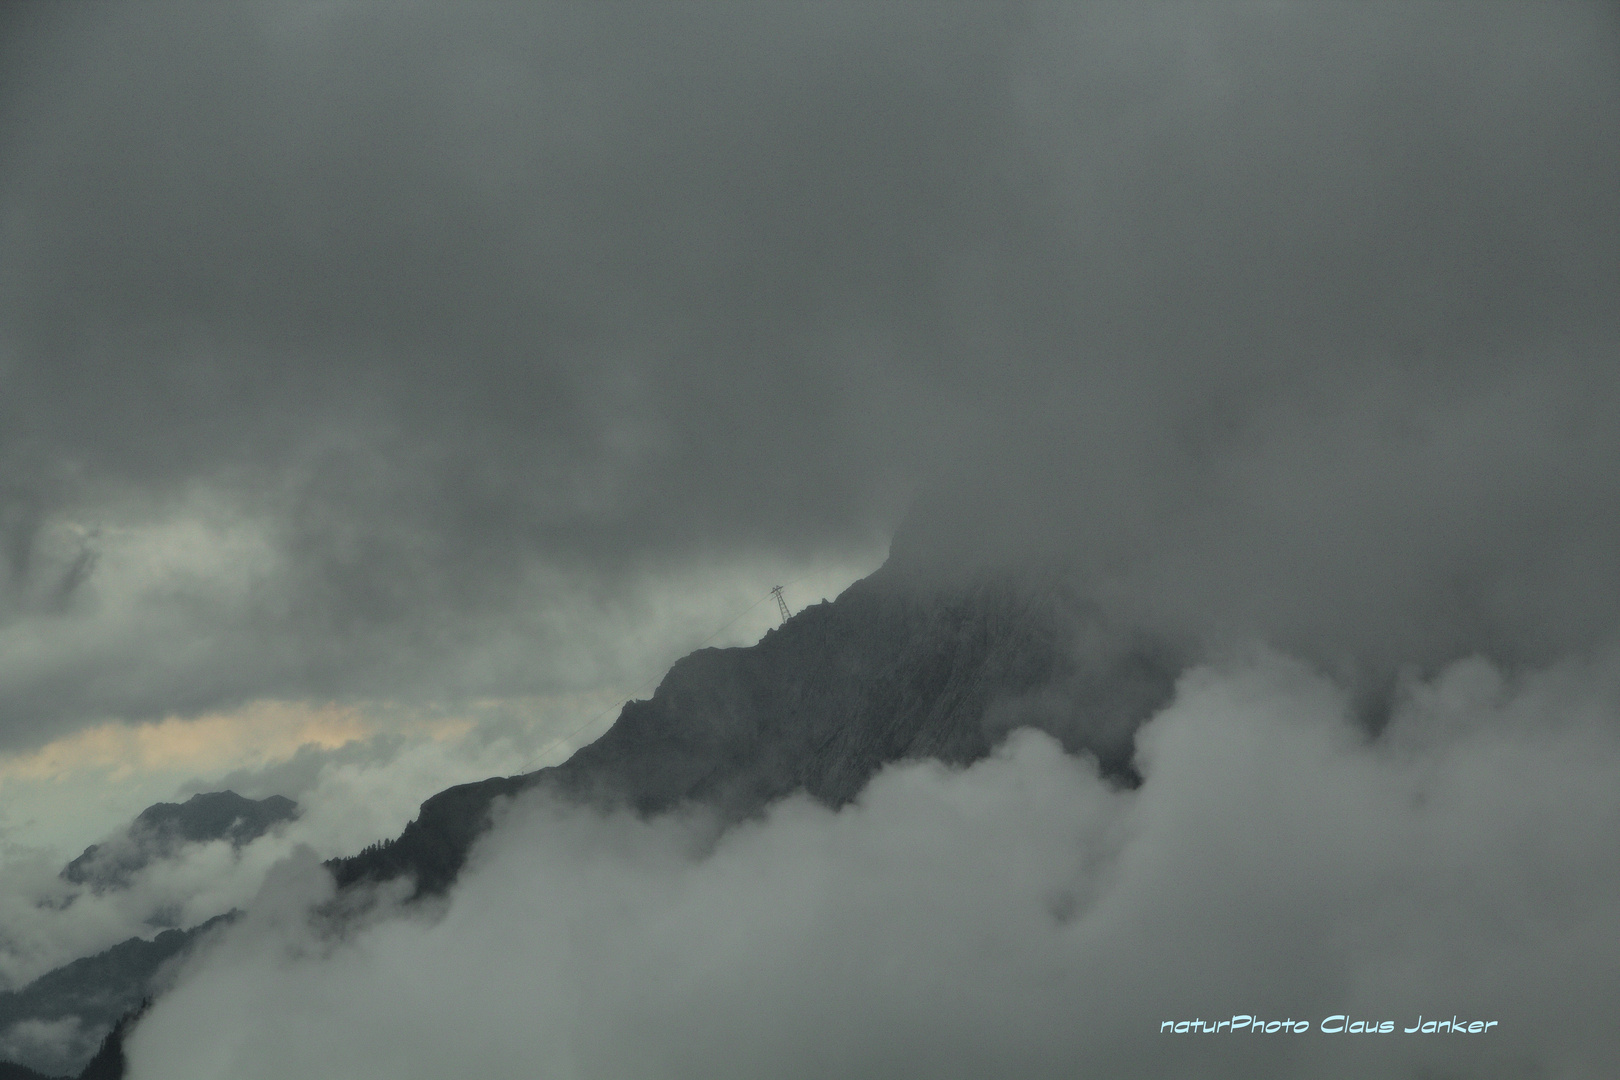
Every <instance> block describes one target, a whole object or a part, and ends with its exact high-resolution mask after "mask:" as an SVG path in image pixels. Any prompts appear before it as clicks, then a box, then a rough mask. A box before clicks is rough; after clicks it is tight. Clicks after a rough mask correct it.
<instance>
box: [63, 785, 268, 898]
mask: <svg viewBox="0 0 1620 1080" xmlns="http://www.w3.org/2000/svg"><path fill="white" fill-rule="evenodd" d="M297 816H298V804H297V803H295V802H293V801H292V800H291V799H288V798H286V797H284V796H281V795H271V796H270V797H269V798H266V799H246V798H243V797H242V796H240V795H238V794H237V793H236V792H234V791H210V792H206V793H204V794H201V795H193V796H192V797H191V798H189V799H187V800H186V801H185V802H184V803H154V804H153V805H151V806H148V807H147V808H146V809H145V810H142V811H141V812H140V815H139V816H137V817H136V818H135V820H134V821H133V822H131V823H130V826H129V829H128V830H126V832H125V833H124V835H123V836H121V837H118V838H117V839H115V840H111V841H108V842H106V843H104V844H91V845H90V846H89V847H87V848H85V849H84V854H82V855H80V856H79V857H78V858H76V859H74V860H73V861H72V862H70V863H68V864H67V865H66V866H64V867H63V868H62V873H61V877H62V879H63V880H64V881H70V882H72V883H73V884H75V885H88V886H89V887H90V889H91V890H92V891H93V892H98V893H99V892H103V891H105V890H107V889H116V888H123V887H124V886H127V885H128V884H129V881H130V879H131V878H132V877H133V876H134V875H135V874H136V873H137V872H138V871H139V870H140V869H141V868H142V867H144V866H145V865H146V864H147V863H149V862H151V861H153V860H154V859H164V858H168V857H169V856H171V855H173V854H174V853H175V852H176V851H178V850H179V849H180V847H181V846H182V845H184V844H193V843H206V842H208V841H210V840H228V841H230V843H231V845H232V846H233V847H241V846H242V845H244V844H248V843H251V842H253V841H254V840H257V839H258V838H259V837H261V836H263V835H264V834H265V833H266V832H268V831H269V830H270V829H271V828H272V827H273V826H275V825H277V824H278V823H280V822H283V821H291V820H293V819H294V818H296V817H297Z"/></svg>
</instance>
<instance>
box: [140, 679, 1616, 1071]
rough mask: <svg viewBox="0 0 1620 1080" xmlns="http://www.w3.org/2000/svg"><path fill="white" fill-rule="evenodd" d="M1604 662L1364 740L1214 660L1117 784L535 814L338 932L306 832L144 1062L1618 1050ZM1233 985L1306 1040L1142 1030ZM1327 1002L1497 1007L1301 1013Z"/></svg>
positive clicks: (252, 1067) (881, 787)
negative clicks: (761, 811)
mask: <svg viewBox="0 0 1620 1080" xmlns="http://www.w3.org/2000/svg"><path fill="white" fill-rule="evenodd" d="M1615 660H1616V658H1615V656H1614V654H1613V653H1612V652H1609V653H1606V654H1603V655H1601V656H1599V657H1597V658H1595V659H1594V658H1591V657H1588V658H1585V659H1582V660H1580V661H1572V662H1570V663H1567V664H1565V665H1561V666H1559V667H1555V668H1552V669H1548V670H1543V671H1539V672H1535V673H1533V674H1530V675H1527V676H1520V677H1506V676H1504V674H1503V673H1502V672H1501V671H1499V670H1498V669H1496V668H1493V667H1492V666H1491V665H1489V664H1486V663H1484V662H1482V661H1477V660H1476V661H1464V662H1461V663H1459V664H1457V665H1454V666H1452V667H1450V668H1448V669H1447V670H1446V671H1445V672H1443V673H1442V674H1441V675H1440V676H1439V677H1438V678H1436V679H1434V680H1432V681H1429V682H1421V681H1414V682H1412V683H1410V684H1409V685H1408V686H1407V687H1406V692H1405V695H1404V697H1403V700H1402V705H1401V708H1400V709H1399V710H1398V715H1397V717H1396V719H1395V721H1394V723H1393V724H1392V725H1391V726H1390V728H1389V730H1388V731H1387V732H1386V733H1385V735H1384V737H1383V738H1381V739H1380V740H1379V741H1377V742H1376V743H1373V744H1371V745H1369V744H1368V743H1367V742H1366V740H1365V739H1364V738H1363V735H1362V733H1361V732H1360V731H1359V730H1358V729H1357V728H1356V727H1355V726H1354V725H1352V724H1351V723H1350V722H1349V721H1348V720H1347V719H1346V711H1347V702H1346V701H1345V699H1344V697H1343V695H1342V693H1341V692H1340V691H1339V689H1338V688H1336V687H1334V686H1332V685H1331V684H1329V683H1328V682H1326V681H1324V680H1322V679H1321V678H1319V677H1318V676H1316V675H1314V674H1312V673H1310V672H1309V671H1307V670H1306V669H1304V668H1303V667H1301V666H1299V665H1297V664H1294V663H1293V662H1291V661H1288V660H1285V659H1282V658H1279V657H1277V656H1274V655H1262V656H1258V657H1254V656H1251V657H1249V658H1247V659H1246V660H1244V661H1241V662H1236V663H1233V664H1231V665H1228V666H1224V667H1221V668H1206V669H1201V670H1198V671H1195V672H1193V673H1192V674H1190V675H1189V676H1188V677H1187V678H1186V679H1184V680H1183V683H1182V686H1181V689H1180V693H1179V696H1178V698H1177V700H1176V701H1175V702H1174V703H1173V704H1172V705H1171V706H1170V707H1169V708H1168V709H1166V710H1165V712H1164V713H1162V714H1161V715H1160V716H1159V717H1157V718H1156V719H1155V720H1153V721H1152V722H1151V723H1150V724H1149V725H1148V726H1147V727H1146V728H1144V729H1143V731H1142V733H1141V735H1140V736H1139V740H1138V747H1139V751H1140V758H1139V760H1140V763H1141V766H1142V771H1143V773H1144V775H1145V777H1146V780H1145V783H1144V784H1143V786H1142V787H1141V788H1140V789H1138V790H1136V791H1134V792H1133V791H1121V790H1118V789H1116V788H1113V787H1111V786H1109V785H1107V784H1105V783H1103V782H1101V781H1099V779H1098V778H1097V775H1096V773H1095V771H1094V769H1092V768H1091V767H1090V766H1089V764H1088V763H1086V762H1084V761H1082V760H1079V759H1075V758H1072V757H1068V756H1066V755H1065V754H1063V753H1062V751H1061V750H1060V748H1059V747H1058V746H1057V745H1056V744H1055V743H1054V742H1052V741H1051V740H1050V739H1048V738H1047V737H1046V736H1044V735H1040V734H1037V733H1034V732H1029V731H1023V732H1019V733H1016V734H1015V735H1014V736H1013V737H1012V738H1011V739H1010V740H1009V742H1008V743H1007V745H1006V746H1005V747H1004V748H1003V749H1002V751H1001V752H1000V753H998V754H997V755H996V756H995V757H994V758H992V759H990V760H987V761H983V762H980V763H979V764H977V765H975V766H973V767H971V768H969V769H967V770H965V771H954V772H953V771H950V770H946V769H944V768H942V767H940V766H938V765H937V764H934V763H909V764H905V765H901V766H896V767H893V768H891V769H890V770H888V771H887V772H885V773H883V774H881V775H880V776H879V777H878V778H876V779H875V780H874V781H873V783H872V784H871V786H870V787H869V788H868V790H867V791H866V793H865V794H864V795H863V796H862V798H861V800H860V801H859V803H857V804H855V805H852V806H849V807H846V808H844V809H843V810H842V811H838V812H834V811H831V810H828V809H826V808H825V807H822V806H819V805H816V804H814V803H812V802H810V801H808V800H789V801H788V802H786V803H782V804H779V805H778V806H777V807H775V808H774V809H773V811H772V812H771V814H770V815H769V817H768V818H767V819H766V820H763V821H756V822H753V823H750V824H749V825H746V826H742V827H739V828H737V829H734V830H732V831H729V832H727V833H726V834H724V835H723V836H721V837H720V838H719V839H718V840H716V839H715V838H714V836H713V834H712V831H711V830H710V829H708V828H707V826H706V823H704V822H702V821H682V820H680V819H678V818H676V817H673V816H666V817H664V818H662V819H657V820H654V821H638V820H635V819H632V818H630V817H627V816H623V817H609V818H603V817H600V816H598V815H595V814H593V813H591V812H589V811H586V810H582V809H578V808H574V809H572V810H569V809H564V808H560V807H556V806H541V805H527V806H524V805H519V806H517V807H514V808H513V810H512V812H511V813H510V814H509V815H508V816H507V818H506V819H505V820H504V822H503V823H502V824H501V826H500V827H499V828H498V830H497V831H496V832H495V833H494V834H492V836H491V837H490V838H489V840H488V841H487V843H486V846H485V848H484V850H483V851H482V852H481V854H480V855H479V857H477V858H475V860H474V863H473V866H472V868H471V870H470V871H469V873H468V874H467V875H466V876H464V877H463V879H462V881H461V883H460V884H459V885H458V886H457V888H456V890H455V891H454V892H453V893H452V895H451V897H450V900H449V903H448V908H447V909H446V910H444V911H443V912H442V913H439V914H435V915H431V916H430V915H429V914H428V913H426V912H423V911H422V910H420V909H417V910H416V911H415V912H414V914H409V915H407V916H406V917H403V918H397V919H392V920H387V921H383V922H380V923H377V924H376V925H373V926H370V927H368V928H365V929H363V930H356V931H354V932H352V933H349V934H348V935H347V936H346V937H345V938H344V939H343V940H341V941H334V940H328V939H326V938H323V937H320V936H318V935H316V934H314V933H312V932H311V929H310V923H309V922H308V920H307V906H308V905H309V904H310V903H312V902H316V901H319V900H321V899H323V898H324V897H326V896H328V895H329V890H330V882H329V880H327V879H326V878H325V875H324V874H323V872H322V871H321V870H320V869H319V867H318V865H316V863H315V861H314V859H313V858H312V857H311V858H305V859H302V860H300V859H298V858H294V859H291V860H289V861H288V862H287V863H284V864H283V865H282V866H281V867H280V868H279V870H278V871H277V872H276V873H275V874H273V875H272V877H271V880H270V884H269V885H268V886H267V888H266V890H265V892H263V893H262V894H261V895H260V896H259V897H258V899H257V900H256V901H255V902H254V904H253V906H252V912H253V914H252V915H251V916H250V918H249V920H248V922H247V923H246V924H244V925H243V926H242V927H241V928H239V929H238V930H235V931H233V932H232V936H231V938H230V939H228V940H226V941H225V942H223V943H222V944H221V945H220V947H219V948H218V949H217V950H216V951H214V952H213V953H211V954H208V955H205V956H204V957H202V958H201V959H200V960H199V961H198V962H197V963H196V964H195V965H193V967H192V968H191V969H190V970H189V971H187V972H186V973H185V974H184V975H183V976H182V977H181V980H180V983H179V985H178V987H177V989H175V990H174V991H173V992H172V993H171V994H170V995H168V996H167V997H165V998H163V999H161V1000H160V1001H159V1002H158V1004H157V1006H156V1007H155V1009H154V1011H153V1012H152V1013H151V1014H150V1016H149V1017H148V1018H147V1019H146V1021H144V1022H143V1024H142V1025H141V1026H140V1028H139V1029H138V1030H137V1032H136V1034H135V1036H134V1038H133V1040H132V1042H131V1044H130V1054H131V1060H132V1062H133V1069H132V1075H133V1076H135V1077H137V1078H140V1077H148V1076H150V1077H165V1078H170V1080H189V1078H191V1077H198V1078H201V1077H212V1078H231V1080H247V1078H250V1077H279V1076H288V1075H297V1074H303V1073H307V1072H309V1071H311V1070H314V1071H316V1072H319V1071H322V1070H328V1071H332V1070H336V1071H340V1072H342V1073H344V1074H345V1075H352V1076H379V1077H380V1076H388V1077H400V1078H403V1077H417V1076H420V1077H432V1076H443V1075H445V1074H446V1073H456V1072H463V1073H470V1074H479V1075H491V1076H502V1075H528V1074H532V1073H533V1072H535V1071H537V1070H538V1071H541V1072H545V1073H547V1074H548V1075H555V1076H559V1077H574V1076H580V1077H584V1076H615V1077H663V1078H676V1077H705V1078H717V1080H718V1078H729V1077H758V1076H764V1075H769V1076H776V1077H801V1076H803V1077H811V1076H827V1075H840V1076H888V1077H896V1078H899V1077H913V1076H916V1077H982V1076H986V1075H1016V1076H1020V1077H1031V1078H1034V1077H1046V1076H1052V1077H1069V1076H1074V1075H1076V1074H1077V1073H1086V1072H1092V1073H1097V1074H1101V1075H1113V1076H1125V1075H1129V1076H1149V1075H1152V1076H1158V1075H1163V1076H1205V1077H1211V1078H1220V1077H1251V1078H1271V1077H1309V1078H1313V1080H1317V1078H1339V1077H1346V1078H1347V1077H1356V1076H1367V1075H1378V1076H1389V1077H1417V1076H1432V1075H1452V1076H1467V1077H1475V1078H1492V1077H1504V1078H1505V1077H1511V1076H1524V1075H1548V1076H1568V1077H1599V1076H1607V1075H1612V1074H1613V1071H1614V1068H1615V1066H1616V1064H1617V1062H1620V1043H1617V1041H1616V1036H1615V1033H1614V1026H1613V1025H1612V1024H1609V1023H1607V1022H1606V1018H1607V1016H1608V1011H1607V1010H1608V1008H1609V1003H1610V1002H1612V1001H1613V1000H1614V992H1615V971H1616V961H1617V960H1620V956H1617V954H1616V945H1615V943H1614V941H1613V934H1612V933H1611V932H1610V930H1611V927H1610V924H1611V923H1612V912H1613V890H1614V888H1615V886H1616V884H1617V883H1620V862H1617V859H1616V856H1615V854H1614V852H1613V845H1612V844H1610V843H1609V842H1608V838H1609V837H1610V836H1611V835H1612V829H1613V827H1614V825H1615V823H1616V820H1617V817H1616V815H1617V814H1620V795H1617V791H1616V788H1615V786H1614V784H1613V783H1612V779H1613V775H1614V771H1615V769H1616V767H1617V766H1620V741H1617V734H1620V733H1617V731H1616V728H1615V726H1614V715H1615V708H1616V705H1617V703H1620V702H1617V696H1616V693H1617V689H1620V682H1617V678H1616V676H1617V673H1620V668H1617V667H1616V663H1615ZM1554 790H1556V791H1557V792H1558V797H1557V798H1549V797H1548V793H1549V792H1552V791H1554ZM441 914H442V917H440V915H441ZM1237 1014H1246V1015H1251V1016H1253V1015H1258V1016H1261V1017H1263V1018H1265V1019H1275V1020H1279V1021H1280V1020H1282V1019H1284V1018H1285V1017H1286V1018H1289V1019H1292V1020H1300V1019H1309V1020H1310V1021H1311V1022H1312V1024H1311V1031H1310V1032H1309V1033H1306V1034H1299V1035H1293V1034H1290V1035H1287V1036H1280V1037H1279V1036H1278V1035H1275V1034H1274V1035H1271V1036H1267V1035H1264V1034H1260V1035H1255V1034H1250V1033H1247V1032H1244V1033H1240V1034H1238V1035H1232V1034H1230V1033H1223V1034H1220V1035H1214V1034H1211V1035H1208V1036H1205V1035H1199V1036H1196V1037H1195V1036H1190V1035H1181V1036H1176V1035H1173V1034H1168V1033H1167V1034H1163V1035H1161V1034H1160V1033H1159V1029H1160V1024H1161V1023H1162V1022H1163V1021H1164V1020H1190V1019H1192V1018H1193V1017H1195V1016H1197V1017H1200V1018H1203V1019H1206V1020H1210V1021H1211V1022H1213V1021H1215V1020H1217V1019H1230V1018H1231V1017H1232V1016H1233V1015H1237ZM1335 1014H1349V1015H1350V1016H1352V1017H1353V1018H1355V1019H1358V1020H1363V1021H1365V1020H1369V1019H1370V1020H1374V1021H1375V1022H1376V1021H1381V1020H1386V1019H1387V1020H1393V1021H1399V1023H1400V1026H1401V1027H1407V1026H1413V1025H1414V1024H1415V1020H1416V1018H1417V1017H1418V1016H1419V1014H1422V1015H1423V1016H1425V1017H1428V1018H1434V1017H1436V1016H1438V1015H1444V1016H1445V1018H1447V1019H1448V1020H1449V1019H1450V1017H1451V1016H1452V1015H1454V1014H1459V1015H1460V1016H1462V1017H1463V1018H1464V1019H1480V1020H1482V1021H1484V1020H1495V1021H1497V1023H1498V1028H1497V1029H1495V1030H1493V1031H1492V1033H1491V1035H1490V1036H1489V1038H1482V1039H1475V1040H1469V1039H1467V1038H1461V1039H1459V1038H1452V1037H1450V1036H1418V1035H1412V1036H1407V1035H1404V1034H1402V1033H1399V1032H1396V1033H1392V1034H1391V1035H1389V1036H1377V1037H1373V1038H1371V1039H1369V1038H1368V1037H1365V1036H1360V1035H1357V1036H1340V1035H1328V1034H1324V1033H1322V1032H1321V1031H1320V1029H1319V1025H1320V1023H1321V1022H1322V1021H1323V1020H1325V1019H1326V1018H1327V1017H1329V1016H1332V1015H1335Z"/></svg>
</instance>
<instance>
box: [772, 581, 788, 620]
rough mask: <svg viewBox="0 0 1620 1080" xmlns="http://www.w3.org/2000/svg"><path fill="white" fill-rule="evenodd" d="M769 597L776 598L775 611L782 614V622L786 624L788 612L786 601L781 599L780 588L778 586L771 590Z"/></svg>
mask: <svg viewBox="0 0 1620 1080" xmlns="http://www.w3.org/2000/svg"><path fill="white" fill-rule="evenodd" d="M771 595H772V596H774V597H776V610H777V611H780V612H781V613H782V621H783V622H787V621H788V615H789V612H788V606H787V601H786V600H784V599H782V586H780V585H778V586H777V587H776V588H774V589H772V590H771Z"/></svg>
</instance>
